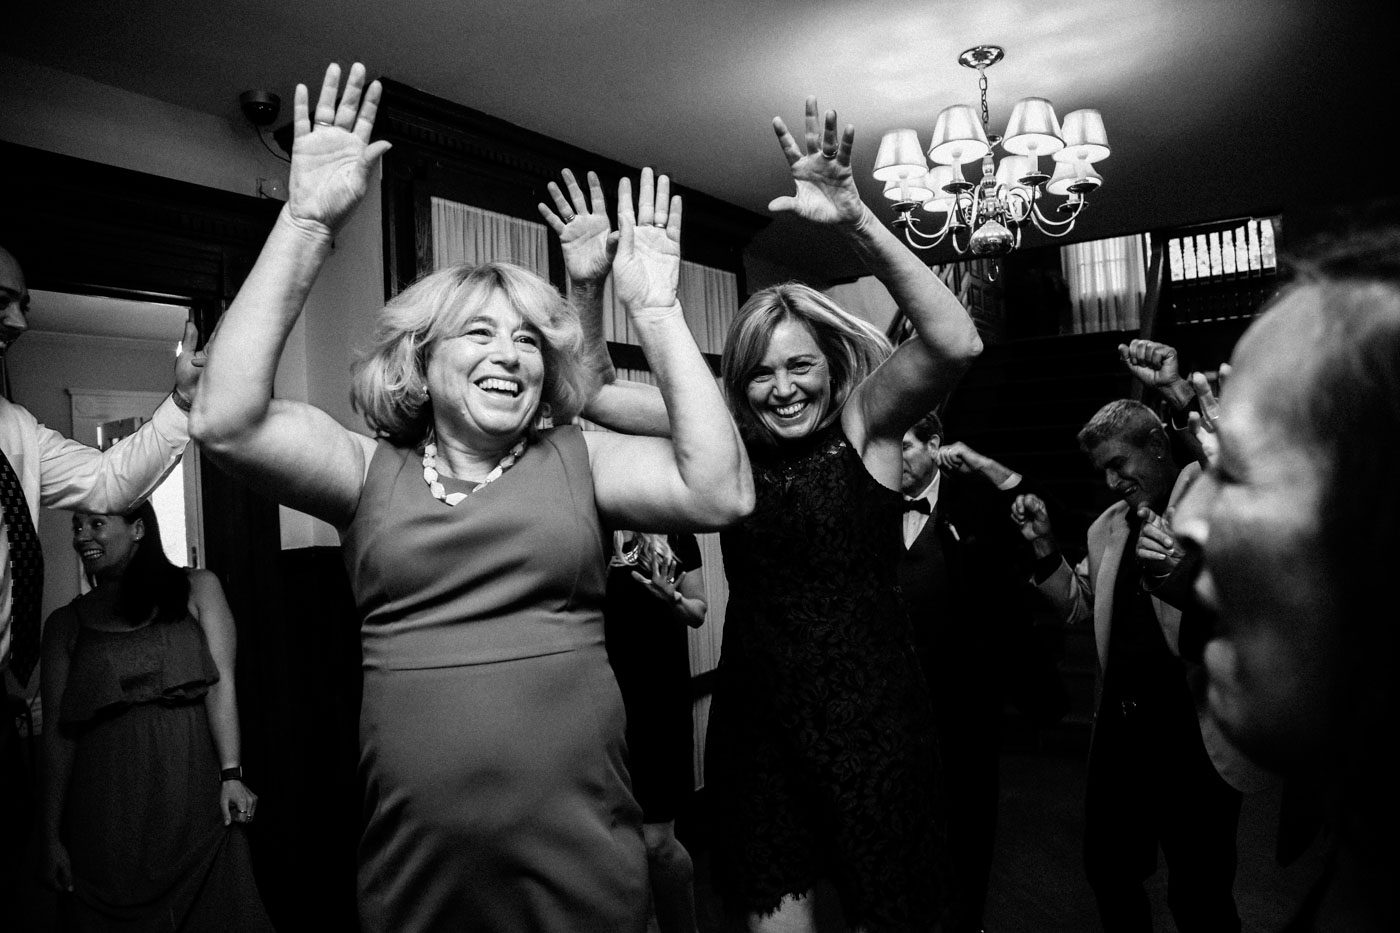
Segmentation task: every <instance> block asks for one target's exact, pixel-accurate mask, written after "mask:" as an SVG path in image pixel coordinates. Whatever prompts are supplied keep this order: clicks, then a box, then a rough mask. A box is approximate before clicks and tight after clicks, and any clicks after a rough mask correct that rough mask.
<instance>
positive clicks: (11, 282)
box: [0, 249, 29, 356]
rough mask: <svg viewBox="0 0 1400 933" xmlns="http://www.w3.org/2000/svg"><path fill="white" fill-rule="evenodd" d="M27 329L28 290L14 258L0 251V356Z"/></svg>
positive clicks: (22, 272)
mask: <svg viewBox="0 0 1400 933" xmlns="http://www.w3.org/2000/svg"><path fill="white" fill-rule="evenodd" d="M28 329H29V289H28V287H27V286H26V285H25V283H24V271H23V270H22V269H20V267H19V263H18V262H17V261H16V260H15V257H13V256H11V255H10V254H9V253H8V252H7V251H5V250H3V249H0V356H4V355H5V351H6V350H8V349H9V348H10V344H12V343H14V342H15V341H16V340H18V339H19V338H20V335H21V334H23V333H24V332H25V331H26V330H28Z"/></svg>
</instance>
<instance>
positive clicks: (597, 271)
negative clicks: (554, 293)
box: [536, 169, 617, 282]
mask: <svg viewBox="0 0 1400 933" xmlns="http://www.w3.org/2000/svg"><path fill="white" fill-rule="evenodd" d="M563 176H564V185H565V187H566V188H567V189H568V197H567V198H566V197H565V196H564V191H563V190H561V189H560V187H559V186H558V185H557V184H555V183H554V182H552V181H551V182H550V183H549V186H548V190H549V196H550V198H551V199H552V200H553V201H554V208H553V209H550V208H549V207H548V206H547V205H546V204H544V202H540V203H539V204H538V205H536V206H537V207H538V208H539V212H540V216H542V217H543V218H544V220H545V223H547V224H548V225H549V227H550V229H551V230H553V231H554V232H555V234H556V235H557V236H558V237H559V249H560V250H561V251H562V252H563V254H564V271H565V272H567V273H568V276H569V278H570V280H572V281H574V282H601V281H602V280H603V279H605V278H607V277H608V270H609V269H610V268H612V259H613V251H614V250H615V249H616V248H617V238H616V237H614V236H613V235H612V224H611V223H610V222H609V221H608V211H607V204H606V202H605V201H604V198H603V185H602V183H601V182H599V181H598V176H597V174H595V173H593V172H589V173H588V189H589V197H587V198H586V197H584V193H583V189H582V188H580V187H579V184H578V181H577V179H575V178H574V173H573V172H571V171H569V170H568V169H564V171H563ZM566 218H567V219H566Z"/></svg>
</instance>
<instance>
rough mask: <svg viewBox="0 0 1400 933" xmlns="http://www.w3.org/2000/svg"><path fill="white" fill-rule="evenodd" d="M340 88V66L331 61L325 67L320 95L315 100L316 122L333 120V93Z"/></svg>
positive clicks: (330, 121) (331, 121)
mask: <svg viewBox="0 0 1400 933" xmlns="http://www.w3.org/2000/svg"><path fill="white" fill-rule="evenodd" d="M338 90H340V66H339V65H337V64H336V63H335V62H331V63H330V65H328V66H327V67H326V77H325V80H323V81H322V82H321V96H320V98H319V99H318V100H317V101H316V117H315V120H316V122H317V123H334V122H335V95H336V92H337V91H338Z"/></svg>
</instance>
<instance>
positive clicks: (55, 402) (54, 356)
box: [6, 333, 174, 618]
mask: <svg viewBox="0 0 1400 933" xmlns="http://www.w3.org/2000/svg"><path fill="white" fill-rule="evenodd" d="M173 346H174V337H172V338H171V339H170V340H167V341H155V340H129V339H125V338H112V337H86V336H75V335H72V334H53V333H30V334H25V335H24V337H22V338H21V339H19V340H17V341H15V344H14V346H12V347H11V348H10V350H9V352H8V353H7V354H6V365H7V366H8V367H9V371H10V388H11V390H12V391H13V392H14V397H15V401H17V402H19V403H20V404H22V405H24V407H25V408H28V409H29V411H30V413H31V414H32V415H34V417H35V418H38V419H39V421H40V422H42V423H43V424H46V425H48V426H49V427H51V428H53V429H54V430H55V431H57V432H59V433H60V434H63V435H65V436H68V437H72V436H73V409H72V404H71V402H70V397H69V394H68V391H69V390H70V389H99V390H103V389H125V390H133V391H150V392H169V391H170V378H171V364H172V356H171V352H170V351H171V348H172V347H173ZM37 531H38V533H39V541H40V543H41V545H42V546H43V549H44V566H45V568H46V572H45V574H44V608H43V611H44V617H45V618H47V617H48V614H49V613H50V612H52V611H53V610H55V609H57V608H58V607H60V606H65V605H67V604H68V603H69V602H71V601H72V600H73V598H74V597H76V596H77V595H78V574H77V563H76V559H75V557H74V555H73V547H72V540H73V533H72V528H71V517H70V515H69V513H68V512H56V511H52V510H49V509H40V510H39V527H38V529H37Z"/></svg>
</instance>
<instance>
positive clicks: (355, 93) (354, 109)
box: [335, 62, 365, 130]
mask: <svg viewBox="0 0 1400 933" xmlns="http://www.w3.org/2000/svg"><path fill="white" fill-rule="evenodd" d="M364 84H365V66H364V65H362V64H360V63H359V62H355V63H354V64H353V65H351V66H350V77H349V78H347V79H346V81H345V93H344V94H342V95H341V96H340V107H339V108H337V109H336V112H335V125H336V126H339V127H341V128H342V129H347V130H348V129H350V128H351V127H353V126H354V125H355V119H356V117H357V116H359V112H360V92H361V91H362V90H363V89H364Z"/></svg>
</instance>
